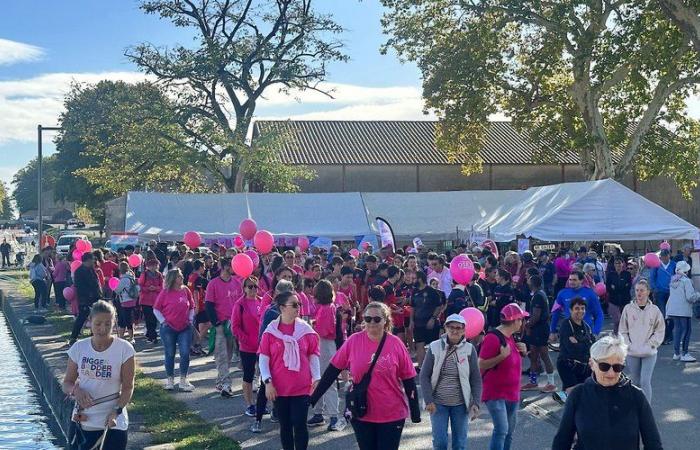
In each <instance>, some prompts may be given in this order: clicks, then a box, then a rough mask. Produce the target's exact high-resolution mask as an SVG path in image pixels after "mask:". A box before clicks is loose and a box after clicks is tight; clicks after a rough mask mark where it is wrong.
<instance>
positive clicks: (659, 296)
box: [654, 291, 673, 342]
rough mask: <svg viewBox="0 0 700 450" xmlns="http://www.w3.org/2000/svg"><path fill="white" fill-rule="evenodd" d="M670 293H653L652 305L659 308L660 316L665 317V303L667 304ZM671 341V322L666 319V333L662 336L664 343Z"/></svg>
mask: <svg viewBox="0 0 700 450" xmlns="http://www.w3.org/2000/svg"><path fill="white" fill-rule="evenodd" d="M669 295H670V292H666V291H654V304H655V305H656V306H658V307H659V309H660V310H661V314H663V316H664V317H666V303H668V297H669ZM672 340H673V320H671V319H666V333H665V334H664V342H671V341H672Z"/></svg>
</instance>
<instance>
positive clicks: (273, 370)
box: [259, 292, 321, 450]
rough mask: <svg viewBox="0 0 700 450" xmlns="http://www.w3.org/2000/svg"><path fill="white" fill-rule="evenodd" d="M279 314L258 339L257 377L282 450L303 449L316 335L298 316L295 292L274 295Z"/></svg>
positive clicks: (316, 371)
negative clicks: (277, 426)
mask: <svg viewBox="0 0 700 450" xmlns="http://www.w3.org/2000/svg"><path fill="white" fill-rule="evenodd" d="M275 303H276V304H277V306H278V307H279V310H280V317H279V318H278V319H276V320H273V321H272V322H270V324H269V325H268V326H267V328H266V329H265V332H264V333H263V335H262V340H261V341H260V351H259V353H260V376H261V377H262V379H263V382H264V383H265V395H266V396H267V399H268V400H269V401H274V402H275V409H276V411H277V417H278V419H279V423H280V440H281V441H282V448H283V449H284V450H306V448H307V447H308V445H309V430H308V428H307V425H306V418H307V415H308V412H309V394H310V393H311V391H312V390H313V389H314V388H315V387H316V385H317V384H318V380H319V378H320V373H321V370H320V361H319V355H320V349H319V337H318V334H316V332H315V331H314V330H313V328H311V326H310V325H309V324H307V323H306V322H304V321H303V320H301V319H300V318H299V306H300V303H299V298H298V297H297V295H296V293H295V292H284V293H282V294H279V295H277V296H276V297H275Z"/></svg>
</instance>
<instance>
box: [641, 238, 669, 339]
mask: <svg viewBox="0 0 700 450" xmlns="http://www.w3.org/2000/svg"><path fill="white" fill-rule="evenodd" d="M652 255H653V253H652ZM644 262H645V264H646V265H647V266H648V267H650V268H651V272H650V273H649V282H650V284H651V290H652V291H653V293H654V295H653V298H654V303H655V304H656V306H658V307H659V309H660V310H661V314H663V315H664V316H665V315H666V303H667V302H668V297H669V295H670V294H671V278H672V277H673V276H674V275H675V274H676V262H675V261H673V260H672V259H671V252H670V251H669V250H668V249H666V248H664V249H662V250H661V251H660V252H659V256H658V258H652V257H651V256H650V255H649V254H647V255H646V256H645V257H644ZM672 335H673V322H672V321H670V320H667V321H666V336H665V337H664V344H668V343H670V342H671V340H672V338H671V336H672Z"/></svg>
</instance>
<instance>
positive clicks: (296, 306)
mask: <svg viewBox="0 0 700 450" xmlns="http://www.w3.org/2000/svg"><path fill="white" fill-rule="evenodd" d="M284 306H289V307H290V308H294V309H297V308H299V303H287V304H286V305H284Z"/></svg>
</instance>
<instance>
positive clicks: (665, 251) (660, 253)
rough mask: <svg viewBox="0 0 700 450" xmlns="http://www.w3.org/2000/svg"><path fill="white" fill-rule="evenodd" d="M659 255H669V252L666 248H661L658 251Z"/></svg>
mask: <svg viewBox="0 0 700 450" xmlns="http://www.w3.org/2000/svg"><path fill="white" fill-rule="evenodd" d="M659 255H661V256H670V255H671V252H670V251H668V250H666V249H663V250H661V251H660V252H659Z"/></svg>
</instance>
